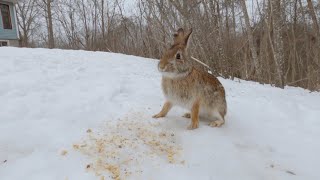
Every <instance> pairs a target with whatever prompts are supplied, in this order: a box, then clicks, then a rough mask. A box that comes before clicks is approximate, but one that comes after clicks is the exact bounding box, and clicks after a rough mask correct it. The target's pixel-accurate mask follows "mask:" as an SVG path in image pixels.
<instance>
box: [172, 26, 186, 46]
mask: <svg viewBox="0 0 320 180" xmlns="http://www.w3.org/2000/svg"><path fill="white" fill-rule="evenodd" d="M183 39H184V30H183V29H182V28H179V29H178V31H177V32H176V33H174V34H173V44H181V43H182V42H183Z"/></svg>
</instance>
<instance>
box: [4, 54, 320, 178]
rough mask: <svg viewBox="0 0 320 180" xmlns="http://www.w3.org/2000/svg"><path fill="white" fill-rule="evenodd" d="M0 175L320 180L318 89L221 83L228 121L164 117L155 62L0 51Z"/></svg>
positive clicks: (118, 56)
mask: <svg viewBox="0 0 320 180" xmlns="http://www.w3.org/2000/svg"><path fill="white" fill-rule="evenodd" d="M0 63H1V64H0V179H1V180H16V179H17V180H21V179H30V180H31V179H32V180H38V179H39V180H44V179H46V180H47V179H48V180H50V179H52V180H56V179H64V180H65V179H68V180H73V179H77V180H81V179H89V180H90V179H156V180H158V179H159V180H160V179H183V180H187V179H201V180H202V179H203V180H206V179H208V180H209V179H224V180H227V179H230V180H233V179H246V180H249V179H259V180H260V179H281V180H283V179H319V178H320V175H319V174H318V172H317V170H318V167H320V156H319V155H318V152H320V141H319V140H318V137H320V120H319V117H320V93H309V92H308V91H307V90H303V89H301V88H292V87H287V88H286V89H285V90H282V89H279V88H274V87H271V86H269V85H264V86H263V85H260V84H258V83H254V82H246V81H241V82H236V81H230V80H225V79H220V80H221V82H222V84H223V85H224V86H225V89H226V93H227V102H228V114H227V118H226V124H225V125H224V126H223V127H221V128H211V127H209V126H207V124H208V123H209V122H205V121H202V122H201V123H200V128H199V129H196V130H194V131H189V130H187V129H186V128H187V126H188V124H189V123H190V122H189V121H190V120H188V119H185V118H183V117H181V116H182V114H183V113H184V112H185V110H182V109H180V108H173V109H172V110H171V112H169V114H168V116H167V117H166V118H163V119H159V120H156V119H152V118H151V116H152V115H153V114H155V113H157V112H158V111H160V109H161V106H162V104H163V101H164V99H163V96H162V93H161V89H160V79H161V77H160V74H159V73H158V72H157V70H156V64H157V61H155V60H152V59H146V58H140V57H135V56H127V55H122V54H114V53H102V52H86V51H66V50H47V49H26V48H20V49H18V48H0Z"/></svg>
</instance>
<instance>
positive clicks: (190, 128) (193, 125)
mask: <svg viewBox="0 0 320 180" xmlns="http://www.w3.org/2000/svg"><path fill="white" fill-rule="evenodd" d="M198 127H199V123H191V124H190V125H189V127H188V130H193V129H197V128H198Z"/></svg>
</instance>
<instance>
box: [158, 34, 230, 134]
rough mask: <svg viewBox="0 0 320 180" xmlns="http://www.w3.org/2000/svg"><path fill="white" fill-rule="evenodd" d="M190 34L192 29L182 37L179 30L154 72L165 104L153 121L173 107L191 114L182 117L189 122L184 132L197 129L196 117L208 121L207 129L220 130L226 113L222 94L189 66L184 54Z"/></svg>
mask: <svg viewBox="0 0 320 180" xmlns="http://www.w3.org/2000/svg"><path fill="white" fill-rule="evenodd" d="M191 33H192V29H191V30H190V31H189V32H187V33H185V32H184V30H183V29H182V28H180V29H179V30H178V32H177V33H176V34H174V43H173V45H172V46H171V48H170V49H168V50H167V51H166V52H165V53H164V55H163V57H162V58H161V59H160V62H159V64H158V69H159V71H160V72H161V73H162V90H163V93H164V95H165V98H166V102H165V104H164V106H163V108H162V110H161V111H160V112H159V113H158V114H156V115H154V116H153V118H160V117H164V116H166V115H167V113H168V112H169V110H170V109H171V108H172V106H173V105H178V106H181V107H183V108H186V109H189V110H191V113H186V114H185V115H184V117H187V118H190V117H191V120H192V121H191V124H190V126H189V127H188V129H196V128H198V127H199V115H200V116H203V117H206V118H210V119H212V120H213V121H212V122H211V123H210V124H209V125H210V126H212V127H220V126H221V125H223V124H224V122H225V120H224V117H225V115H226V112H227V103H226V98H225V90H224V88H223V86H222V84H221V83H220V82H219V80H218V79H217V78H216V77H214V76H213V75H211V74H209V73H207V72H205V71H202V70H199V69H196V68H195V67H193V66H192V63H191V59H190V58H189V56H188V53H187V45H188V41H189V37H190V35H191Z"/></svg>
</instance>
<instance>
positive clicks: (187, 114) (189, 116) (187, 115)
mask: <svg viewBox="0 0 320 180" xmlns="http://www.w3.org/2000/svg"><path fill="white" fill-rule="evenodd" d="M182 117H184V118H191V114H190V113H185V114H184V115H183V116H182Z"/></svg>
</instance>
